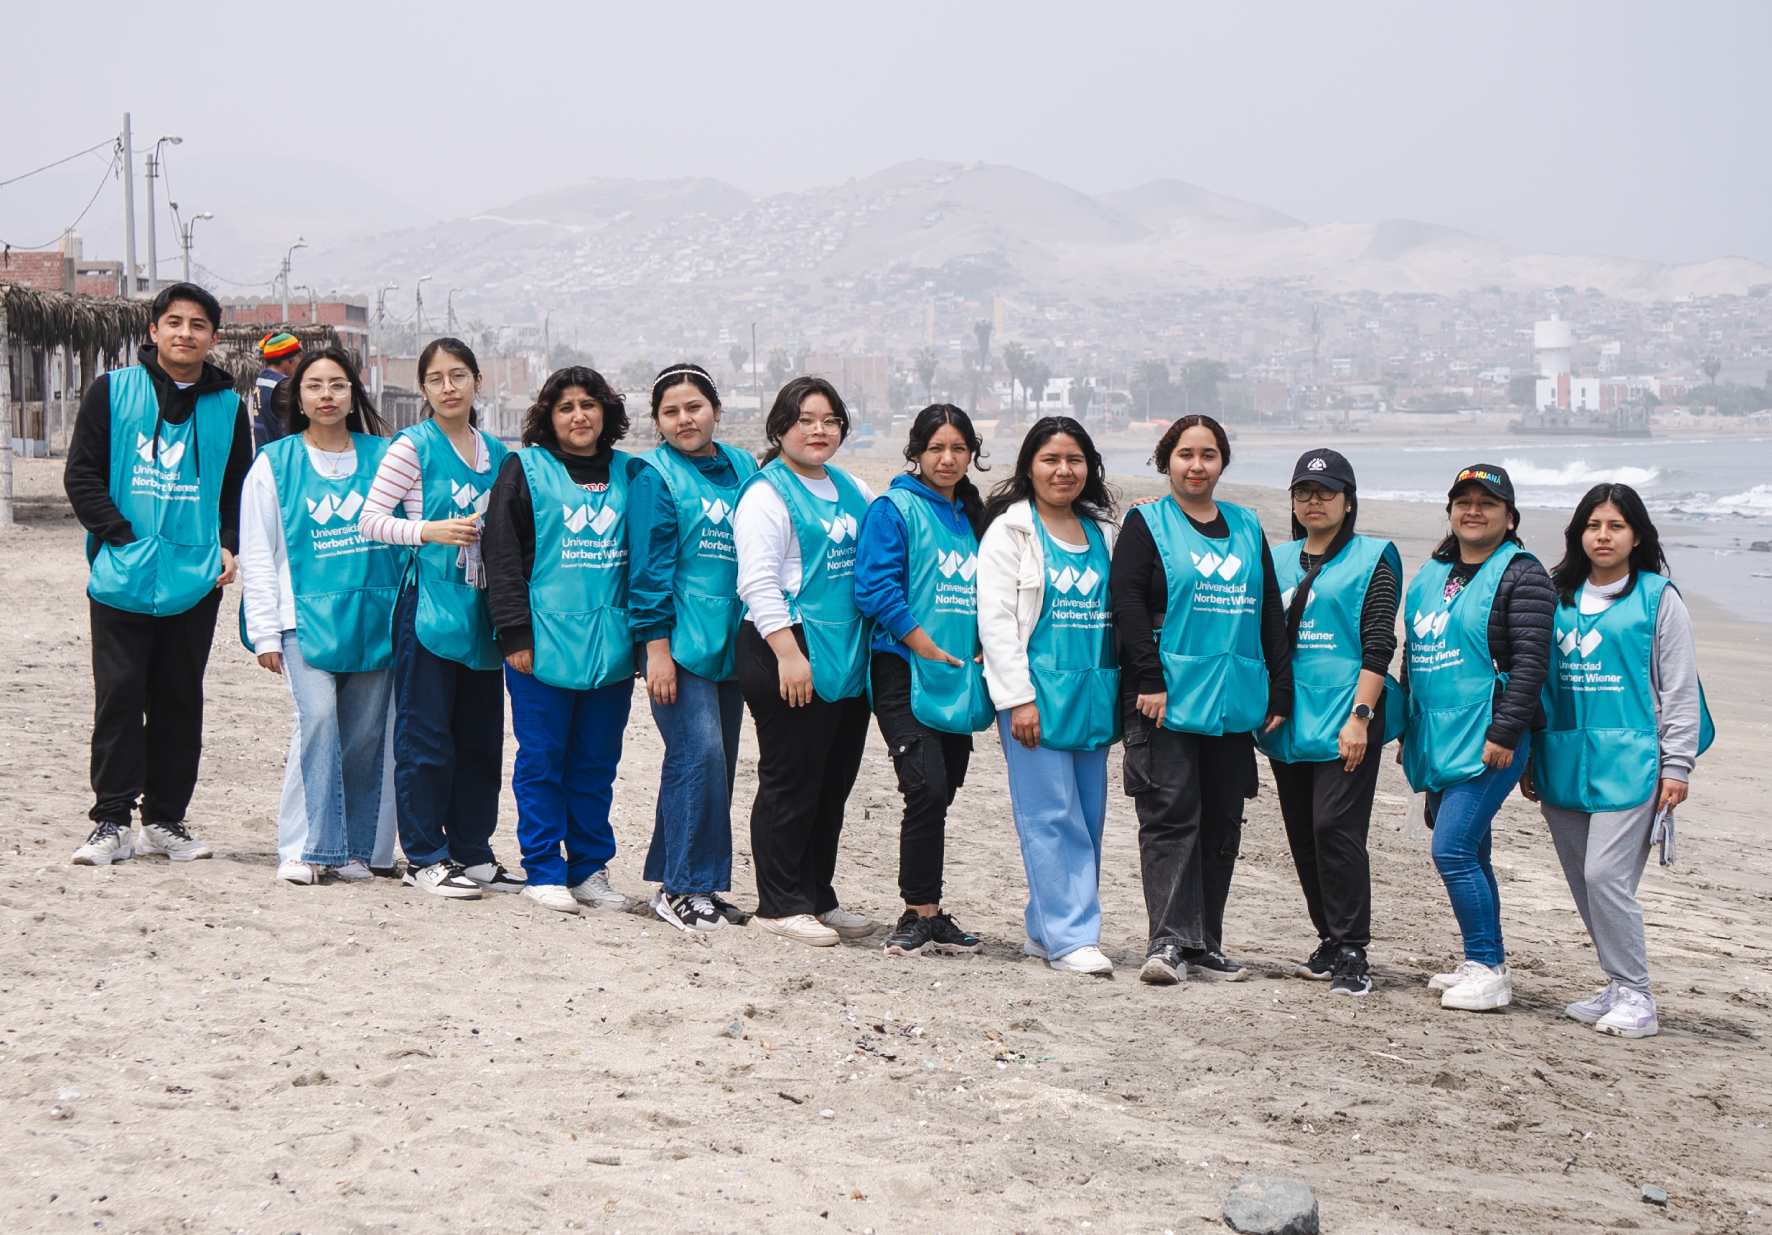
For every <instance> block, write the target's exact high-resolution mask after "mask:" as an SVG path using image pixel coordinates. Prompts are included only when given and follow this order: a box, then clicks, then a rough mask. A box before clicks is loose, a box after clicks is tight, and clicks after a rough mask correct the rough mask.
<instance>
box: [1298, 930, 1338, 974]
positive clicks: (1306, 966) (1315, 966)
mask: <svg viewBox="0 0 1772 1235" xmlns="http://www.w3.org/2000/svg"><path fill="white" fill-rule="evenodd" d="M1335 954H1336V947H1335V945H1334V944H1332V943H1330V942H1329V941H1328V940H1327V939H1325V940H1323V941H1322V942H1321V943H1319V944H1318V945H1317V950H1316V951H1315V952H1312V953H1311V954H1310V955H1309V956H1308V957H1306V958H1305V959H1304V960H1302V961H1300V962H1299V963H1298V964H1296V965H1294V966H1292V976H1293V977H1295V978H1303V979H1305V980H1306V981H1308V982H1327V981H1328V980H1329V979H1330V978H1333V977H1334V976H1335Z"/></svg>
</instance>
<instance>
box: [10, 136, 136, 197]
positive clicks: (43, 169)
mask: <svg viewBox="0 0 1772 1235" xmlns="http://www.w3.org/2000/svg"><path fill="white" fill-rule="evenodd" d="M116 140H117V139H116V138H114V137H108V138H106V139H105V140H104V141H102V142H100V143H99V144H98V145H96V146H88V147H87V148H86V149H84V150H82V151H80V152H79V154H70V155H69V156H68V157H67V158H65V159H57V160H56V161H55V162H53V163H45V164H44V165H43V166H42V167H39V168H38V169H37V171H34V172H26V173H25V174H24V175H22V176H14V177H13V178H12V179H11V180H0V189H4V188H5V187H6V186H7V185H9V184H17V183H18V182H19V181H21V180H28V179H29V178H30V177H32V176H35V175H36V174H37V172H46V171H48V170H49V169H50V168H52V167H60V166H61V165H62V164H63V163H72V162H73V161H74V160H75V159H77V158H79V157H80V156H81V155H86V154H92V153H93V152H94V151H97V150H103V149H104V148H105V147H106V146H110V145H113V144H115V142H116Z"/></svg>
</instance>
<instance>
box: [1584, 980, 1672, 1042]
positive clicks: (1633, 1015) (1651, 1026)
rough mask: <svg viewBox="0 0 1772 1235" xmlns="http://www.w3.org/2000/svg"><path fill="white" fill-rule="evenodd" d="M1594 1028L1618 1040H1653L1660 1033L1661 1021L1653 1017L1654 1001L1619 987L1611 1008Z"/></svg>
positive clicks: (1628, 988)
mask: <svg viewBox="0 0 1772 1235" xmlns="http://www.w3.org/2000/svg"><path fill="white" fill-rule="evenodd" d="M1594 1028H1595V1029H1597V1030H1599V1031H1600V1032H1601V1033H1609V1034H1611V1035H1613V1036H1614V1037H1618V1038H1653V1037H1654V1036H1655V1035H1656V1034H1658V1033H1660V1032H1661V1021H1660V1020H1659V1019H1658V1018H1657V1017H1656V1015H1655V1000H1653V999H1651V998H1650V997H1649V996H1647V995H1645V994H1643V992H1642V991H1639V990H1633V989H1632V988H1631V987H1628V986H1621V987H1619V988H1618V993H1617V994H1616V995H1614V996H1613V998H1612V1007H1611V1008H1609V1009H1608V1010H1607V1012H1606V1015H1604V1016H1602V1017H1601V1018H1600V1019H1599V1020H1598V1021H1597V1022H1596V1023H1595V1024H1594Z"/></svg>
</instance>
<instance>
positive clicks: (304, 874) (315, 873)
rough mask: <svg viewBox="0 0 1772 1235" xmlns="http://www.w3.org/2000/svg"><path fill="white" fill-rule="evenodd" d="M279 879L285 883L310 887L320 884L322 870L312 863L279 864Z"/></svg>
mask: <svg viewBox="0 0 1772 1235" xmlns="http://www.w3.org/2000/svg"><path fill="white" fill-rule="evenodd" d="M277 878H279V879H281V880H283V882H285V883H299V884H302V885H303V886H309V885H312V884H316V883H319V882H320V868H319V867H318V866H315V865H314V864H313V863H312V862H279V863H277Z"/></svg>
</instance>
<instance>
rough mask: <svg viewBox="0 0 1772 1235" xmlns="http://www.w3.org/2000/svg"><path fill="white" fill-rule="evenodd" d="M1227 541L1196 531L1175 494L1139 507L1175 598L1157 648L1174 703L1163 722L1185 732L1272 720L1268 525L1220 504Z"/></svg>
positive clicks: (1240, 728)
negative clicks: (1264, 539)
mask: <svg viewBox="0 0 1772 1235" xmlns="http://www.w3.org/2000/svg"><path fill="white" fill-rule="evenodd" d="M1218 509H1219V510H1220V511H1221V512H1222V513H1223V515H1224V521H1225V523H1226V525H1227V526H1228V527H1229V529H1230V537H1229V538H1228V539H1226V540H1212V539H1209V538H1207V537H1205V536H1202V535H1200V533H1199V532H1197V531H1195V530H1194V525H1193V524H1192V523H1191V522H1189V521H1188V517H1187V515H1186V514H1185V513H1183V511H1182V509H1181V507H1180V506H1179V505H1177V504H1176V502H1175V499H1174V498H1173V497H1165V498H1164V499H1163V500H1162V501H1160V502H1151V503H1149V504H1148V505H1144V506H1140V507H1138V508H1137V514H1138V515H1139V517H1140V518H1142V519H1143V520H1144V521H1145V525H1146V526H1147V527H1149V528H1150V530H1151V539H1152V540H1154V541H1155V542H1156V545H1157V552H1158V553H1160V554H1161V555H1162V558H1163V573H1164V575H1165V576H1166V577H1167V579H1168V584H1169V596H1168V602H1167V605H1166V608H1165V613H1164V617H1163V629H1162V630H1160V631H1158V632H1156V633H1157V652H1158V654H1159V655H1160V656H1161V657H1162V659H1163V686H1164V689H1165V690H1166V691H1168V695H1169V701H1168V707H1167V708H1166V709H1165V711H1164V713H1163V727H1164V728H1165V729H1173V730H1176V731H1178V732H1181V733H1204V734H1210V735H1218V734H1224V733H1250V732H1252V731H1254V730H1256V729H1259V728H1260V727H1261V724H1262V721H1263V720H1265V719H1266V717H1267V688H1268V681H1267V662H1266V661H1265V660H1263V659H1262V655H1261V605H1262V592H1263V586H1264V582H1263V579H1262V570H1261V522H1260V520H1258V519H1257V518H1256V517H1255V514H1254V512H1253V511H1249V510H1245V509H1244V508H1243V507H1241V506H1233V505H1231V504H1230V503H1229V502H1220V503H1218Z"/></svg>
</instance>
